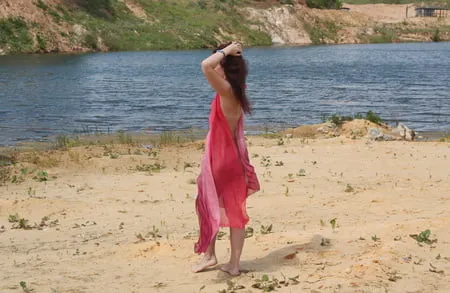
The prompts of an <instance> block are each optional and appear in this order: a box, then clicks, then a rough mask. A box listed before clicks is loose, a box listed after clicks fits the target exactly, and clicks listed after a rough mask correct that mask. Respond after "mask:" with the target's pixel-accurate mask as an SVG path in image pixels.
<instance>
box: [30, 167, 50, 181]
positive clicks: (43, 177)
mask: <svg viewBox="0 0 450 293" xmlns="http://www.w3.org/2000/svg"><path fill="white" fill-rule="evenodd" d="M33 179H34V180H36V181H38V182H44V181H48V173H47V171H44V170H41V171H38V172H37V174H36V176H34V177H33Z"/></svg>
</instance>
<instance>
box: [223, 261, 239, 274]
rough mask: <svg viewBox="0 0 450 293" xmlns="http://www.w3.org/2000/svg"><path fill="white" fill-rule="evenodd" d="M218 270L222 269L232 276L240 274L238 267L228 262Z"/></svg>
mask: <svg viewBox="0 0 450 293" xmlns="http://www.w3.org/2000/svg"><path fill="white" fill-rule="evenodd" d="M220 270H221V271H224V272H225V273H228V274H230V275H231V276H233V277H236V276H239V275H240V274H241V271H240V270H239V267H233V266H232V265H231V264H230V263H227V264H226V265H223V266H221V267H220Z"/></svg>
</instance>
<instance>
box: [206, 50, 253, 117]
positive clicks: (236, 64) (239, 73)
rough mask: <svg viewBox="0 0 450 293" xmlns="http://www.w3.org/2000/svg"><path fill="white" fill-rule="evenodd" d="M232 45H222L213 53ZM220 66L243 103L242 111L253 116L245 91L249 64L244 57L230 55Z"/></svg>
mask: <svg viewBox="0 0 450 293" xmlns="http://www.w3.org/2000/svg"><path fill="white" fill-rule="evenodd" d="M230 44H231V42H229V43H225V44H221V45H220V46H219V47H217V48H216V49H215V50H214V51H213V53H215V52H216V51H217V50H221V49H223V48H225V47H227V46H228V45H230ZM220 65H221V66H222V68H223V71H224V73H225V77H226V78H227V81H228V82H229V83H230V85H231V88H232V89H233V93H234V95H235V96H236V98H237V99H238V100H239V102H240V103H241V107H242V110H244V112H245V113H248V114H251V107H250V102H249V101H248V98H247V94H246V91H245V89H246V84H245V81H246V79H247V74H248V69H247V63H246V61H245V59H244V58H243V57H242V55H241V56H232V55H228V56H226V57H225V58H223V60H222V61H221V62H220Z"/></svg>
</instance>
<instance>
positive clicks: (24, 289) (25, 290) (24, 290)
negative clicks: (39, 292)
mask: <svg viewBox="0 0 450 293" xmlns="http://www.w3.org/2000/svg"><path fill="white" fill-rule="evenodd" d="M19 285H20V287H21V288H22V290H23V292H25V293H31V292H33V289H30V288H28V286H27V283H26V282H24V281H21V282H20V283H19Z"/></svg>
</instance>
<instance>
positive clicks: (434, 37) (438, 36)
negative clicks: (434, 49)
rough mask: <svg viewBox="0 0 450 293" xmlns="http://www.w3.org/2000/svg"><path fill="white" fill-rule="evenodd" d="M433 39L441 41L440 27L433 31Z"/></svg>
mask: <svg viewBox="0 0 450 293" xmlns="http://www.w3.org/2000/svg"><path fill="white" fill-rule="evenodd" d="M431 40H432V41H433V42H440V41H441V37H440V35H439V29H438V28H437V29H436V30H435V31H434V32H433V35H432V36H431Z"/></svg>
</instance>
